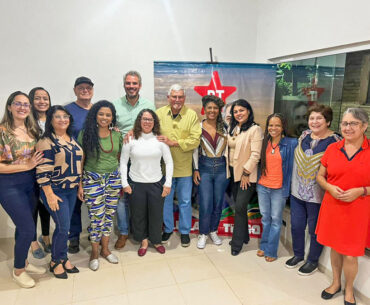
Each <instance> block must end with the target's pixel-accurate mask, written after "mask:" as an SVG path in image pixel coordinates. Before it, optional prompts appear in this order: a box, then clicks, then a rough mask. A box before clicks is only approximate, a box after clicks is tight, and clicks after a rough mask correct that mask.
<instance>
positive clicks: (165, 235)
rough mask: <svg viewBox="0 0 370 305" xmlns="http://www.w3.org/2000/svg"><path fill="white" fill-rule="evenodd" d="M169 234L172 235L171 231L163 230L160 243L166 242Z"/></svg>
mask: <svg viewBox="0 0 370 305" xmlns="http://www.w3.org/2000/svg"><path fill="white" fill-rule="evenodd" d="M171 235H172V232H171V233H167V232H163V234H162V244H167V242H168V240H169V239H170V237H171Z"/></svg>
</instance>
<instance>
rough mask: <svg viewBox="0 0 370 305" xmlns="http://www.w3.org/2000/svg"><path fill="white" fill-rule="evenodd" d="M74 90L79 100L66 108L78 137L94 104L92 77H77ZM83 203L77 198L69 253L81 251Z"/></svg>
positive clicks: (75, 135) (75, 136) (74, 135)
mask: <svg viewBox="0 0 370 305" xmlns="http://www.w3.org/2000/svg"><path fill="white" fill-rule="evenodd" d="M73 91H74V92H75V95H76V97H77V100H76V101H75V102H72V103H70V104H68V105H66V106H65V108H66V109H67V110H68V111H69V112H70V113H71V115H72V117H73V131H72V132H73V137H74V138H75V139H77V137H78V134H79V132H80V131H81V129H82V128H83V125H84V122H85V120H86V116H87V113H88V112H89V110H90V108H91V106H92V103H91V99H92V97H93V95H94V83H93V82H92V81H91V79H90V78H87V77H85V76H81V77H79V78H77V79H76V81H75V86H74V88H73ZM81 204H82V202H81V201H80V200H79V199H78V198H77V200H76V205H75V209H74V211H73V214H72V218H71V226H70V230H69V246H68V252H69V253H77V252H78V251H80V233H81V232H82V224H81Z"/></svg>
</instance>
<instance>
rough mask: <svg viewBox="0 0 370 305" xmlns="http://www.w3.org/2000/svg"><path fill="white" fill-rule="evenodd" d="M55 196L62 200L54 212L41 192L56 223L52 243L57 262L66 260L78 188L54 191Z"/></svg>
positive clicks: (43, 200)
mask: <svg viewBox="0 0 370 305" xmlns="http://www.w3.org/2000/svg"><path fill="white" fill-rule="evenodd" d="M53 191H54V194H55V195H57V196H58V197H60V198H61V199H62V202H58V203H59V210H57V211H52V210H51V209H50V207H49V204H48V203H47V200H46V196H45V193H44V191H43V190H41V198H42V202H43V203H44V205H45V207H46V209H47V210H48V211H49V213H50V216H51V217H52V218H53V220H54V222H55V230H54V234H53V239H52V242H51V259H52V260H53V261H54V262H55V261H58V260H66V259H68V256H67V249H68V247H67V242H68V232H69V228H70V224H71V217H72V213H73V210H74V207H75V203H76V198H77V188H74V189H53Z"/></svg>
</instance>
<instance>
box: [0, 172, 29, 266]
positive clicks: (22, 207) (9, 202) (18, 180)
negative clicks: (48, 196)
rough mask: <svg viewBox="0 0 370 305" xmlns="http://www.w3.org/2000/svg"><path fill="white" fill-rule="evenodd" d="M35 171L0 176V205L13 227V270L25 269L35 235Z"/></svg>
mask: <svg viewBox="0 0 370 305" xmlns="http://www.w3.org/2000/svg"><path fill="white" fill-rule="evenodd" d="M34 186H35V171H34V170H31V171H27V172H20V173H14V174H1V175H0V204H1V205H2V206H3V208H4V210H5V212H6V213H7V214H8V215H9V217H10V218H11V219H12V221H13V223H14V225H15V245H14V268H17V269H22V268H24V267H25V263H26V259H27V255H28V250H29V248H30V245H31V242H32V239H33V237H34V235H35V232H36V229H35V223H34V221H33V217H32V213H33V210H34V209H35V207H36V196H35V189H34Z"/></svg>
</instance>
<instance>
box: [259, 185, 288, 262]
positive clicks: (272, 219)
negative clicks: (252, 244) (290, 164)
mask: <svg viewBox="0 0 370 305" xmlns="http://www.w3.org/2000/svg"><path fill="white" fill-rule="evenodd" d="M257 194H258V205H259V208H260V212H261V214H262V225H263V231H262V238H261V245H260V249H261V250H263V251H264V252H265V255H266V256H269V257H274V258H277V250H278V247H279V240H280V229H281V224H282V219H283V210H284V207H285V202H286V198H284V197H283V188H279V189H271V188H268V187H265V186H263V185H261V184H257Z"/></svg>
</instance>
